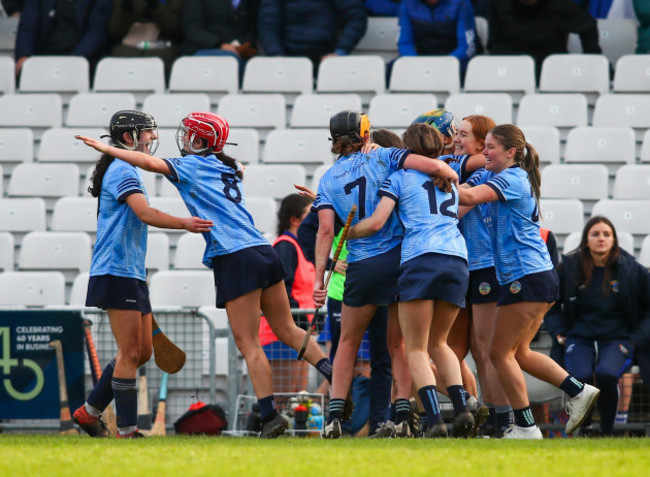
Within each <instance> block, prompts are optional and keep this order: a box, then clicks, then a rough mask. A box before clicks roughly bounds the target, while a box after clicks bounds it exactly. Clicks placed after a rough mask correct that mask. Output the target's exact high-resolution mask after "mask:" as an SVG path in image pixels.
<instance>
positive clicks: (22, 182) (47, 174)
mask: <svg viewBox="0 0 650 477" xmlns="http://www.w3.org/2000/svg"><path fill="white" fill-rule="evenodd" d="M7 192H8V194H9V196H10V197H34V196H39V197H63V196H77V195H79V166H77V165H76V164H39V163H33V164H18V165H17V166H16V167H15V168H14V170H13V172H12V173H11V179H10V180H9V189H8V191H7Z"/></svg>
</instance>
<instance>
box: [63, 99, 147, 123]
mask: <svg viewBox="0 0 650 477" xmlns="http://www.w3.org/2000/svg"><path fill="white" fill-rule="evenodd" d="M122 109H135V96H134V95H133V94H131V93H79V94H75V95H74V96H73V97H72V98H70V105H69V106H68V114H67V116H66V121H65V124H66V126H68V127H79V126H81V127H96V128H107V127H108V126H109V124H110V121H111V117H112V116H113V114H115V113H116V112H117V111H120V110H122Z"/></svg>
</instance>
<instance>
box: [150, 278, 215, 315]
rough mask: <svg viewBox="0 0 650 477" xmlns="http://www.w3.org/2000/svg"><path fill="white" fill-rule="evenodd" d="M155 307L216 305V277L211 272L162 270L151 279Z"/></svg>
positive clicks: (152, 300) (151, 294)
mask: <svg viewBox="0 0 650 477" xmlns="http://www.w3.org/2000/svg"><path fill="white" fill-rule="evenodd" d="M149 292H150V299H151V303H152V305H154V306H182V307H200V306H205V305H214V304H215V303H216V291H215V286H214V277H213V275H212V272H211V271H209V270H205V271H203V270H201V271H198V270H196V271H195V270H188V271H184V270H162V271H159V272H156V273H154V274H153V276H152V277H151V283H150V285H149Z"/></svg>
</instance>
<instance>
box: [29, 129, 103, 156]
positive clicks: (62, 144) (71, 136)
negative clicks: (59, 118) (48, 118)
mask: <svg viewBox="0 0 650 477" xmlns="http://www.w3.org/2000/svg"><path fill="white" fill-rule="evenodd" d="M77 134H79V135H82V136H88V137H92V138H95V139H99V140H101V141H104V142H105V143H108V140H107V139H105V138H104V139H100V136H102V135H106V134H108V130H107V129H105V128H50V129H48V130H46V131H45V132H44V133H43V137H41V144H40V147H39V148H38V162H74V163H76V164H84V163H85V164H88V163H95V162H97V160H98V159H99V157H100V153H99V152H97V151H96V150H95V149H93V148H92V147H88V146H86V145H85V144H84V143H83V141H80V140H79V139H76V138H75V135H77Z"/></svg>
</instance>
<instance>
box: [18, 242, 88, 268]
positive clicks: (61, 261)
mask: <svg viewBox="0 0 650 477" xmlns="http://www.w3.org/2000/svg"><path fill="white" fill-rule="evenodd" d="M91 252H92V246H91V242H90V236H89V235H88V234H87V233H85V232H30V233H28V234H27V235H25V237H24V238H23V241H22V244H21V246H20V253H19V255H18V269H19V270H46V269H55V270H59V271H61V270H63V269H74V270H76V273H79V272H87V271H89V270H90V256H91Z"/></svg>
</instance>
